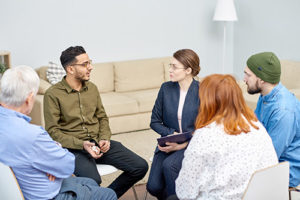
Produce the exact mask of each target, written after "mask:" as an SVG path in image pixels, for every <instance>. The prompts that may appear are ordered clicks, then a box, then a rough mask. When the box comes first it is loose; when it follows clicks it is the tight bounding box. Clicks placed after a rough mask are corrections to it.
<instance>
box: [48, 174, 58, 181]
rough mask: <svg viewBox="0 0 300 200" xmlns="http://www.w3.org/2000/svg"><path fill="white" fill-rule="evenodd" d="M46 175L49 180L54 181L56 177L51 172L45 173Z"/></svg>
mask: <svg viewBox="0 0 300 200" xmlns="http://www.w3.org/2000/svg"><path fill="white" fill-rule="evenodd" d="M47 176H48V179H49V181H55V179H56V177H55V176H53V175H51V174H48V173H47Z"/></svg>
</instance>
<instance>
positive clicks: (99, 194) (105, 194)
mask: <svg viewBox="0 0 300 200" xmlns="http://www.w3.org/2000/svg"><path fill="white" fill-rule="evenodd" d="M95 191H96V192H94V193H93V194H92V199H99V200H117V199H118V197H117V195H116V193H115V191H113V190H112V189H110V188H103V187H98V188H97V190H95Z"/></svg>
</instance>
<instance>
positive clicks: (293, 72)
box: [239, 60, 300, 110]
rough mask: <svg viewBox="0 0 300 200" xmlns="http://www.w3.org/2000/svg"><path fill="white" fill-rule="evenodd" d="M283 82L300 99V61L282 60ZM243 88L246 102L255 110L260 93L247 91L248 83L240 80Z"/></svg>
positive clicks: (281, 78)
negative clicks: (252, 93) (251, 93)
mask: <svg viewBox="0 0 300 200" xmlns="http://www.w3.org/2000/svg"><path fill="white" fill-rule="evenodd" d="M280 63H281V77H280V81H281V83H282V84H283V85H284V86H285V87H286V88H287V89H288V90H289V91H291V92H292V93H293V94H294V95H295V96H296V97H297V98H298V99H299V100H300V79H299V74H300V62H297V61H290V60H281V61H280ZM239 85H240V87H241V88H242V91H243V95H244V97H245V100H246V103H247V104H248V105H249V106H250V108H252V109H253V110H255V108H256V103H257V100H258V98H259V94H255V95H250V94H248V92H247V85H246V84H245V83H244V82H243V81H239Z"/></svg>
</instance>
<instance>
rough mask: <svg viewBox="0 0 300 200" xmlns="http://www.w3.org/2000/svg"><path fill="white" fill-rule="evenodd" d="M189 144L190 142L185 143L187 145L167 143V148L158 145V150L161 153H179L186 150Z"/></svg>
mask: <svg viewBox="0 0 300 200" xmlns="http://www.w3.org/2000/svg"><path fill="white" fill-rule="evenodd" d="M187 144H188V142H185V143H182V144H178V143H173V142H166V145H167V146H165V147H161V146H159V145H157V146H158V149H159V150H160V151H163V152H166V153H170V152H172V151H178V150H181V149H184V148H185V147H186V146H187Z"/></svg>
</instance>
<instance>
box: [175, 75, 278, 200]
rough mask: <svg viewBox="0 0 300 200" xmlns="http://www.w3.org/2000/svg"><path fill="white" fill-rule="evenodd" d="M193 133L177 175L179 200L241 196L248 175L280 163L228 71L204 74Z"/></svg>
mask: <svg viewBox="0 0 300 200" xmlns="http://www.w3.org/2000/svg"><path fill="white" fill-rule="evenodd" d="M199 97H200V99H201V102H200V107H199V112H198V115H197V119H196V123H195V128H196V129H197V130H196V131H195V132H194V136H193V138H192V140H191V141H190V144H189V146H188V148H187V149H186V151H185V154H184V159H183V163H182V168H181V170H180V173H179V176H178V178H177V180H176V194H177V196H178V198H179V199H220V200H223V199H224V200H225V199H234V200H235V199H236V200H237V199H242V196H243V193H244V191H245V189H246V187H247V184H248V182H249V180H250V177H251V175H252V174H253V173H254V172H255V171H257V170H259V169H263V168H266V167H269V166H272V165H275V164H277V163H278V161H277V156H276V152H275V150H274V147H273V144H272V140H271V138H270V137H269V135H268V133H267V132H266V130H265V128H264V127H263V125H262V124H261V123H260V122H259V121H258V120H257V118H256V116H255V114H254V112H253V111H252V110H251V109H250V108H249V107H248V106H247V105H246V103H245V100H244V98H243V94H242V91H241V89H240V87H239V86H238V84H237V82H236V80H235V78H234V77H233V76H231V75H221V74H214V75H210V76H207V77H206V78H205V79H204V80H203V81H202V82H201V84H200V87H199Z"/></svg>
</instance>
